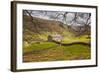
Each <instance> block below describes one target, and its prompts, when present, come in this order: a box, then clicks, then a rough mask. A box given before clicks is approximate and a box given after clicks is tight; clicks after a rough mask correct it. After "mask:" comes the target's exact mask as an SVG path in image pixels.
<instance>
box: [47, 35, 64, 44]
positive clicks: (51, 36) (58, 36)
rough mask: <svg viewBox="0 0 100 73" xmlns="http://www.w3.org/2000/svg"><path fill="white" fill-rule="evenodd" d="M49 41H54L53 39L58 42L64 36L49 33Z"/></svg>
mask: <svg viewBox="0 0 100 73" xmlns="http://www.w3.org/2000/svg"><path fill="white" fill-rule="evenodd" d="M48 41H49V42H52V41H57V42H61V41H62V36H61V35H59V34H56V35H49V36H48Z"/></svg>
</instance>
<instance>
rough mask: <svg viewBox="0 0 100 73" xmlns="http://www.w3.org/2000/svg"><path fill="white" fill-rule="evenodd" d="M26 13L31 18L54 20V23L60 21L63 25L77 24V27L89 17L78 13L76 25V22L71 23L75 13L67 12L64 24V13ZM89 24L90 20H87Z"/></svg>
mask: <svg viewBox="0 0 100 73" xmlns="http://www.w3.org/2000/svg"><path fill="white" fill-rule="evenodd" d="M28 11H31V12H32V16H33V17H38V18H43V19H48V20H56V21H61V22H63V23H65V24H66V22H67V24H77V25H81V24H84V23H85V22H86V20H87V18H88V16H89V13H80V12H78V15H79V17H78V18H77V23H76V22H71V21H72V20H73V19H74V17H75V12H68V13H67V15H66V22H65V21H64V19H63V16H62V15H63V14H64V13H65V11H41V10H28ZM58 15H59V16H58ZM57 16H58V17H57ZM89 22H91V19H90V20H89Z"/></svg>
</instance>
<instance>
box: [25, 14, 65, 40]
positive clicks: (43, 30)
mask: <svg viewBox="0 0 100 73" xmlns="http://www.w3.org/2000/svg"><path fill="white" fill-rule="evenodd" d="M23 28H24V29H23V34H24V40H26V41H27V40H46V38H45V37H47V36H48V35H49V34H53V33H59V34H61V35H63V33H64V32H65V31H67V25H65V24H63V23H62V22H59V21H53V20H46V19H41V18H36V17H33V22H32V21H31V19H30V17H29V16H24V17H23ZM41 38H42V39H41Z"/></svg>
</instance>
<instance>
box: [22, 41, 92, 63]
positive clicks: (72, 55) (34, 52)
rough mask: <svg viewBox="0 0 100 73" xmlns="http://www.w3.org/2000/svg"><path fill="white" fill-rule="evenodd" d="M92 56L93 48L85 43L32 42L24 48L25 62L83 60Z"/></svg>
mask: <svg viewBox="0 0 100 73" xmlns="http://www.w3.org/2000/svg"><path fill="white" fill-rule="evenodd" d="M90 58H91V49H90V47H89V46H85V45H79V44H75V45H70V46H60V45H58V44H55V43H53V42H41V43H32V44H31V45H29V46H27V47H24V48H23V62H40V61H60V60H82V59H90Z"/></svg>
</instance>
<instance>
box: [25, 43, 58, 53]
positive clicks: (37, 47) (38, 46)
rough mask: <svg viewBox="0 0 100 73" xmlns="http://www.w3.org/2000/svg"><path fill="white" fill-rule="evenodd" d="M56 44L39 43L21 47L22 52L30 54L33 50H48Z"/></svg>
mask: <svg viewBox="0 0 100 73" xmlns="http://www.w3.org/2000/svg"><path fill="white" fill-rule="evenodd" d="M55 45H57V44H55V43H53V42H40V43H32V44H31V45H29V46H27V47H23V52H24V53H26V52H31V51H34V50H42V49H48V48H49V47H52V46H55Z"/></svg>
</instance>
